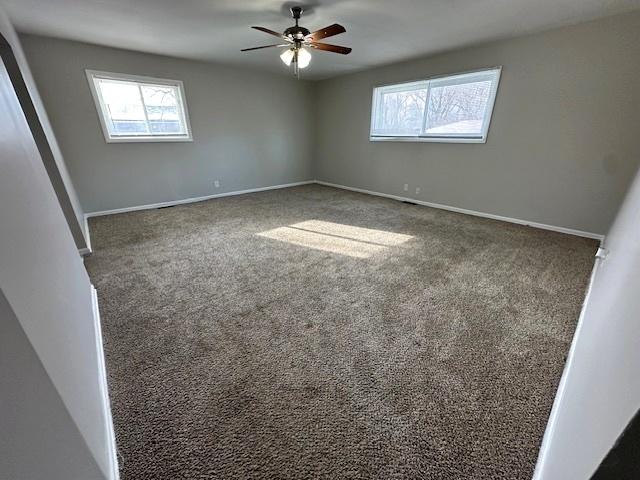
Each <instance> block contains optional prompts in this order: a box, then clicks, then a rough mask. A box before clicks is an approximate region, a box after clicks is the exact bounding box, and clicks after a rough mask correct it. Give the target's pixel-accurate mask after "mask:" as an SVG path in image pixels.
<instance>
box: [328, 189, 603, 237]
mask: <svg viewBox="0 0 640 480" xmlns="http://www.w3.org/2000/svg"><path fill="white" fill-rule="evenodd" d="M315 183H317V184H319V185H325V186H327V187H334V188H341V189H343V190H350V191H352V192H359V193H366V194H368V195H375V196H378V197H385V198H392V199H394V200H399V201H401V202H404V201H406V202H411V203H416V204H418V205H424V206H425V207H431V208H439V209H441V210H448V211H450V212H457V213H464V214H466V215H473V216H476V217H483V218H490V219H492V220H500V221H503V222H510V223H517V224H518V225H527V226H529V227H535V228H541V229H543V230H552V231H554V232H560V233H567V234H569V235H577V236H578V237H586V238H593V239H595V240H600V242H602V241H603V240H604V235H600V234H598V233H592V232H584V231H582V230H574V229H573V228H565V227H557V226H555V225H546V224H544V223H538V222H531V221H529V220H521V219H519V218H511V217H503V216H501V215H494V214H492V213H484V212H478V211H475V210H467V209H466V208H459V207H451V206H449V205H442V204H440V203H433V202H425V201H423V200H416V199H415V198H409V197H400V196H398V195H391V194H389V193H381V192H374V191H372V190H365V189H363V188H356V187H348V186H346V185H339V184H337V183H329V182H324V181H321V180H316V181H315Z"/></svg>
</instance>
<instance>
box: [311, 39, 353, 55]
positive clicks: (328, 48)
mask: <svg viewBox="0 0 640 480" xmlns="http://www.w3.org/2000/svg"><path fill="white" fill-rule="evenodd" d="M309 46H310V47H313V48H317V49H318V50H326V51H327V52H334V53H340V54H342V55H347V54H349V53H351V49H350V48H349V47H341V46H339V45H330V44H328V43H316V42H311V43H309Z"/></svg>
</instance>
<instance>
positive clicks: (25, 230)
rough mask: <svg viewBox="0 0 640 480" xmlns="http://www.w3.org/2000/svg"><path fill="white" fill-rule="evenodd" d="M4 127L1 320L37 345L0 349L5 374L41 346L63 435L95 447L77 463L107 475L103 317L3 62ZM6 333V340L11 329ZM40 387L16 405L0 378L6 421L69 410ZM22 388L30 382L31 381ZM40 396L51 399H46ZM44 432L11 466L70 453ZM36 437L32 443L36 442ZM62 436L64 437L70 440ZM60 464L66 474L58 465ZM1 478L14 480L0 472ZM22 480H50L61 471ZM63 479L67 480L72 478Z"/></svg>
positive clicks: (110, 454)
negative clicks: (98, 314)
mask: <svg viewBox="0 0 640 480" xmlns="http://www.w3.org/2000/svg"><path fill="white" fill-rule="evenodd" d="M0 125H1V126H2V128H1V130H0V205H2V208H0V225H1V228H0V290H1V291H2V295H3V296H4V299H6V302H8V305H10V306H11V309H10V310H11V311H10V312H9V309H8V308H7V307H6V306H5V307H3V308H2V309H1V311H0V314H1V315H2V316H1V318H0V322H1V323H2V324H3V325H4V324H5V322H14V323H15V321H16V319H17V321H18V322H19V324H20V328H21V329H22V331H23V332H24V334H25V336H26V337H27V339H28V343H30V344H31V348H30V349H29V351H24V349H25V348H26V347H25V346H24V345H25V343H24V342H22V345H23V347H22V349H20V348H19V345H12V346H11V349H10V350H9V357H4V355H5V351H4V349H5V346H4V345H0V347H2V349H3V352H2V354H3V357H2V359H0V361H1V362H2V370H3V372H4V369H5V368H7V369H8V370H9V373H8V374H7V375H9V376H10V375H15V374H16V372H19V373H20V374H22V372H21V371H20V370H15V369H19V368H21V362H22V360H21V359H20V357H19V355H24V358H25V360H24V361H25V362H27V361H28V362H31V360H28V359H29V358H31V357H32V352H35V354H37V356H38V358H39V359H40V363H41V365H42V367H43V368H44V370H45V371H46V374H47V375H48V377H49V379H50V382H51V384H52V385H53V386H54V387H55V389H56V391H57V393H58V395H59V399H60V400H61V401H62V402H63V403H64V406H65V407H66V410H67V412H68V416H61V417H58V418H55V419H51V420H52V422H54V423H55V424H56V425H60V424H64V425H65V427H64V429H63V430H61V432H60V434H61V435H63V434H66V433H69V435H72V433H71V432H73V431H75V430H77V431H78V432H79V434H80V436H81V438H82V439H83V440H84V442H85V447H86V448H82V449H77V450H75V456H74V458H73V459H70V460H69V461H70V462H72V463H78V464H82V465H84V466H87V465H91V464H93V463H95V464H97V467H99V469H100V471H101V472H102V476H103V477H104V478H109V475H111V472H112V471H113V468H114V465H113V461H114V451H113V443H112V436H111V432H112V426H111V414H110V412H109V407H108V403H107V397H106V395H105V393H106V392H105V385H106V378H105V375H104V370H103V353H102V345H101V343H100V335H99V324H98V322H97V318H96V316H94V302H93V298H92V287H91V283H90V282H89V276H88V274H87V272H86V270H85V268H84V264H83V263H82V259H81V257H80V255H78V250H77V249H76V245H75V243H74V241H73V237H72V236H71V232H70V230H69V228H68V226H67V223H66V221H65V217H64V215H63V212H62V209H61V207H60V204H59V203H58V199H57V198H56V194H55V192H54V189H53V186H52V185H51V182H50V180H49V177H48V175H47V171H46V170H45V167H44V164H43V162H42V158H41V157H40V153H39V151H38V148H37V146H36V143H35V141H34V139H33V136H32V134H31V131H30V130H29V126H28V124H27V120H26V118H25V116H24V114H23V112H22V109H21V106H20V103H19V102H18V98H17V96H16V94H15V91H14V90H13V86H12V84H11V82H10V80H9V76H8V73H7V70H6V69H5V67H4V63H2V62H1V61H0ZM3 328H10V326H6V325H5V326H4V327H3ZM16 328H17V327H16ZM0 334H2V336H3V341H5V338H4V335H5V332H4V330H3V331H2V332H0ZM6 334H7V335H12V336H16V335H17V336H18V337H19V336H20V333H16V330H15V329H14V330H13V333H11V331H7V333H6ZM14 349H18V350H17V351H16V350H14ZM31 349H32V350H31ZM11 352H13V353H11ZM14 362H15V363H14ZM30 365H31V366H32V367H29V368H34V369H36V370H32V371H30V372H29V374H28V375H33V376H34V378H31V377H28V376H25V382H27V381H28V382H38V378H41V372H38V371H37V368H38V367H37V366H33V363H30ZM25 375H26V373H25ZM2 377H3V378H5V373H2ZM13 381H15V379H12V380H11V382H13ZM11 382H10V383H11ZM31 386H33V383H31ZM41 387H42V390H35V391H33V392H32V398H30V399H29V402H25V403H23V404H21V405H15V402H17V400H16V399H15V398H12V395H14V394H19V393H20V391H15V390H13V389H11V388H10V386H7V388H5V383H4V382H3V383H2V384H0V415H2V416H3V424H4V422H5V419H4V416H5V415H7V414H10V412H5V411H4V410H3V409H4V407H5V406H6V407H7V409H9V410H13V412H14V413H15V414H19V415H20V417H19V418H10V419H8V420H7V423H8V426H9V427H12V428H13V426H15V428H20V425H25V426H27V425H31V423H30V422H31V421H32V420H33V419H34V418H42V416H43V415H45V413H43V412H47V411H50V412H52V413H53V412H60V408H59V406H58V405H57V400H56V397H55V396H54V395H52V394H51V392H50V389H49V387H47V386H46V385H41ZM22 388H27V385H24V386H22ZM40 393H42V394H43V395H42V396H39V394H40ZM45 393H46V395H45ZM52 402H53V403H52ZM14 407H16V408H14ZM32 417H33V418H32ZM69 422H72V424H69ZM43 428H44V426H43ZM0 431H2V433H0V436H4V430H0ZM39 435H41V433H40V432H39V431H38V430H37V429H32V430H29V431H21V436H19V437H18V438H16V441H19V442H20V443H19V444H17V445H14V446H13V447H12V448H11V449H10V450H9V451H7V450H5V449H4V448H3V449H2V450H0V452H1V453H0V457H3V458H2V462H3V464H2V467H3V468H11V470H10V471H17V472H28V471H30V468H32V467H30V466H29V465H22V462H39V461H41V462H44V461H45V460H46V459H50V457H48V456H47V457H39V456H38V455H37V453H38V450H39V449H43V448H47V446H48V448H50V449H51V451H52V452H54V451H61V450H60V449H62V450H64V448H63V445H57V444H56V441H57V440H56V438H55V436H53V435H51V434H50V432H49V434H48V436H46V437H45V436H44V433H42V437H38V438H36V437H37V436H39ZM70 438H71V437H70ZM74 438H75V437H74ZM29 439H31V440H32V442H33V447H30V446H29V443H30V442H29ZM10 440H11V438H10ZM59 440H60V442H62V441H63V438H62V437H60V439H59ZM70 441H72V444H71V447H73V444H74V443H76V444H77V441H76V440H70ZM42 442H44V443H42ZM9 454H11V457H9V458H6V459H5V458H4V457H5V455H9ZM87 457H88V458H87ZM5 461H6V462H7V464H5V463H4V462H5ZM9 462H10V463H9ZM16 464H17V465H16ZM6 465H8V467H6ZM40 467H41V468H42V469H43V471H44V470H46V468H47V465H46V464H41V466H40ZM87 468H88V467H87ZM56 469H57V470H56V471H59V469H58V467H56ZM52 470H54V467H53V466H52ZM85 472H86V470H85ZM97 477H98V475H97V474H96V475H91V476H88V477H87V476H82V475H78V476H76V477H71V478H78V480H80V479H82V480H84V479H85V478H86V479H87V480H89V479H93V478H97ZM0 478H2V479H5V478H15V477H14V476H12V475H10V474H8V473H6V472H3V471H1V470H0ZM18 478H21V477H18ZM22 478H28V479H29V480H32V479H34V480H36V479H37V480H39V479H40V478H42V479H43V480H45V479H48V478H56V477H47V476H43V477H29V476H26V477H22ZM57 478H60V480H62V479H63V478H68V477H64V476H61V477H57ZM57 478H56V480H57Z"/></svg>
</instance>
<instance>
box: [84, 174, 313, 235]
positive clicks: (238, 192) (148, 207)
mask: <svg viewBox="0 0 640 480" xmlns="http://www.w3.org/2000/svg"><path fill="white" fill-rule="evenodd" d="M310 183H315V181H314V180H307V181H304V182H294V183H285V184H282V185H272V186H270V187H259V188H250V189H248V190H236V191H233V192H225V193H216V194H213V195H205V196H204V197H192V198H183V199H181V200H170V201H168V202H160V203H151V204H149V205H138V206H136V207H125V208H115V209H113V210H102V211H99V212H90V213H86V214H85V218H90V217H100V216H102V215H113V214H116V213H126V212H135V211H137V210H151V209H154V208H160V207H173V206H174V205H184V204H186V203H195V202H202V201H204V200H212V199H214V198H222V197H232V196H235V195H244V194H245V193H256V192H264V191H266V190H277V189H280V188H289V187H298V186H300V185H308V184H310ZM87 231H88V228H87Z"/></svg>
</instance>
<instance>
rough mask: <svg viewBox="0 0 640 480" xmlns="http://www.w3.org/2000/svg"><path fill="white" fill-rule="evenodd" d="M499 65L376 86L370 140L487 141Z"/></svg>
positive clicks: (498, 76) (498, 75)
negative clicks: (427, 78) (444, 75)
mask: <svg viewBox="0 0 640 480" xmlns="http://www.w3.org/2000/svg"><path fill="white" fill-rule="evenodd" d="M499 79H500V68H494V69H490V70H483V71H479V72H473V73H465V74H459V75H451V76H446V77H438V78H433V79H429V80H424V81H420V82H411V83H403V84H398V85H389V86H384V87H377V88H375V89H374V92H373V105H372V113H371V117H372V118H371V137H370V138H371V140H408V141H412V140H413V141H432V142H438V141H441V142H478V143H484V142H485V141H486V137H487V132H488V129H489V123H490V120H491V113H492V110H493V104H494V102H495V96H496V91H497V88H498V82H499Z"/></svg>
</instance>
